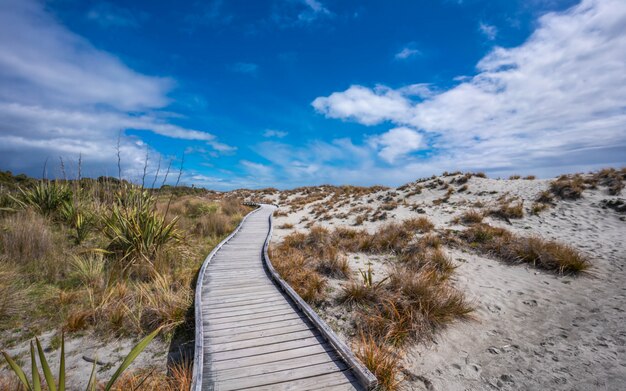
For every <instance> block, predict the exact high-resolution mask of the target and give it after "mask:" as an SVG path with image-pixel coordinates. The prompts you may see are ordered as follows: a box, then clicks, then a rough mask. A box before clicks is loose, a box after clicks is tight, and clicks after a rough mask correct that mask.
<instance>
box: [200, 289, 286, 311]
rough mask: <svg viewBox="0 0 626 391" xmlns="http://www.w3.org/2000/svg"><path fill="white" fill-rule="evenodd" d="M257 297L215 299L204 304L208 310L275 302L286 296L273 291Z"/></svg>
mask: <svg viewBox="0 0 626 391" xmlns="http://www.w3.org/2000/svg"><path fill="white" fill-rule="evenodd" d="M254 297H255V299H254V300H252V299H250V300H248V299H241V300H225V301H214V302H213V303H211V304H207V305H205V306H204V309H205V310H207V311H210V310H214V309H220V308H231V307H237V306H241V305H254V304H259V303H261V304H262V303H268V304H269V303H273V302H274V301H282V300H284V298H283V297H282V296H281V295H280V294H279V293H271V294H267V295H255V296H254Z"/></svg>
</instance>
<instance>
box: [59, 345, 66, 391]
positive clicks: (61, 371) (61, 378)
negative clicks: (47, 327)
mask: <svg viewBox="0 0 626 391" xmlns="http://www.w3.org/2000/svg"><path fill="white" fill-rule="evenodd" d="M59 391H65V334H63V333H62V334H61V362H60V363H59Z"/></svg>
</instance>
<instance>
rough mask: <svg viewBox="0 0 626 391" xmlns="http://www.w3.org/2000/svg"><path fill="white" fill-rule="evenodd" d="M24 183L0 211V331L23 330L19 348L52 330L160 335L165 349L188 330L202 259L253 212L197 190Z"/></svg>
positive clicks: (83, 182) (91, 183)
mask: <svg viewBox="0 0 626 391" xmlns="http://www.w3.org/2000/svg"><path fill="white" fill-rule="evenodd" d="M26 183H28V185H25V186H21V185H20V186H16V187H14V188H10V187H8V186H7V187H3V189H4V190H3V191H5V193H3V194H2V195H3V196H5V197H6V198H8V199H9V201H8V202H7V204H6V205H5V207H3V209H2V210H0V330H9V329H11V330H20V331H21V335H20V336H19V337H17V339H16V340H15V341H14V343H15V342H18V341H19V340H20V339H21V340H24V339H27V338H30V337H32V336H34V335H38V334H40V333H42V332H44V331H47V330H50V329H53V330H57V331H58V333H61V332H63V331H65V332H66V333H70V334H71V333H72V332H81V331H84V330H90V331H93V332H95V333H96V334H98V335H101V336H129V337H137V336H139V335H145V334H146V333H150V332H152V331H154V330H156V329H161V330H162V333H161V338H164V339H166V340H168V339H169V338H171V336H172V335H173V333H174V330H176V329H178V330H180V329H179V328H180V327H183V328H184V327H188V325H187V324H186V322H187V321H188V320H189V319H187V317H186V316H187V313H188V311H189V308H190V306H191V305H192V298H193V282H194V278H195V275H196V273H197V270H198V269H199V267H200V265H201V263H202V261H203V259H204V257H205V256H206V254H207V253H209V252H210V250H211V248H212V247H213V246H215V245H216V244H217V243H219V241H220V240H221V239H222V238H223V237H225V236H226V235H227V234H228V233H229V232H231V231H232V229H234V227H235V226H236V225H237V224H238V222H239V221H240V220H241V218H242V216H243V215H244V214H246V213H247V212H248V211H249V210H250V208H249V207H245V206H243V205H241V203H240V202H239V201H238V200H235V199H221V200H219V201H209V200H208V199H206V198H200V197H198V196H196V195H194V194H195V193H197V191H196V189H193V192H192V193H193V194H188V193H189V192H188V191H187V190H178V189H177V188H176V187H169V188H167V189H166V190H164V191H161V190H159V189H144V188H142V187H141V186H137V185H133V184H130V183H127V182H125V181H119V180H106V179H105V180H102V181H98V180H86V179H83V180H80V181H78V180H77V181H47V180H44V181H28V182H26ZM190 189H191V188H190ZM179 194H180V195H179ZM190 327H193V325H191V326H190ZM190 331H192V329H191V330H190ZM190 331H188V332H190Z"/></svg>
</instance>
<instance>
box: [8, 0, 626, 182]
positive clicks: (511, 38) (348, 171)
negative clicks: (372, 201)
mask: <svg viewBox="0 0 626 391" xmlns="http://www.w3.org/2000/svg"><path fill="white" fill-rule="evenodd" d="M625 37H626V3H625V2H624V1H621V0H583V1H582V2H579V1H574V0H563V1H558V0H551V1H539V0H527V1H521V0H520V1H513V0H498V1H493V0H491V1H487V0H485V1H479V0H462V1H461V0H459V1H452V0H429V1H420V2H416V1H393V2H388V1H370V2H366V1H347V0H346V1H330V0H268V1H243V0H242V1H227V0H224V1H219V0H214V1H197V2H173V1H135V2H131V1H106V2H104V1H78V0H54V1H47V2H43V1H36V0H0V169H10V170H13V171H15V172H26V173H28V174H31V175H40V174H41V171H42V166H43V164H44V162H45V161H46V159H48V161H49V163H48V164H49V166H50V173H51V175H59V170H58V168H56V167H57V166H58V162H59V157H62V158H63V159H64V161H65V163H66V166H67V167H73V163H75V162H76V161H77V159H78V156H79V154H82V156H83V162H84V168H83V171H85V172H86V173H87V174H88V175H103V174H109V175H116V174H117V167H116V164H117V157H116V145H117V142H118V137H119V141H120V146H121V154H122V160H123V174H124V176H125V177H127V178H129V179H133V180H136V179H137V178H139V177H140V175H141V172H142V169H143V165H144V161H145V157H146V155H147V156H148V163H149V166H150V169H151V170H154V169H156V167H157V165H158V162H159V160H160V161H161V165H162V166H165V165H167V164H168V162H169V161H170V160H174V163H173V164H174V165H177V164H180V158H181V156H182V155H183V153H184V154H185V170H184V175H183V182H184V183H186V184H189V185H191V184H195V185H198V186H205V187H208V188H213V189H221V190H222V189H232V188H239V187H251V188H257V187H267V186H274V187H280V188H288V187H295V186H300V185H311V184H321V183H333V184H358V185H369V184H385V185H398V184H401V183H404V182H408V181H411V180H414V179H416V178H418V177H422V176H429V175H431V174H434V173H440V172H442V171H445V170H448V171H451V170H457V169H458V170H472V171H485V172H487V173H489V174H491V175H493V176H498V175H509V174H512V173H519V174H536V175H540V176H550V175H555V174H558V173H562V172H573V171H579V170H590V169H595V168H598V167H602V166H620V165H623V164H624V163H626V129H625V125H626V60H625V59H626V38H625ZM68 170H69V171H71V169H69V168H68ZM74 170H75V169H74Z"/></svg>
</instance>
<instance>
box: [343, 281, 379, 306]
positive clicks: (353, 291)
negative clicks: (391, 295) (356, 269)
mask: <svg viewBox="0 0 626 391" xmlns="http://www.w3.org/2000/svg"><path fill="white" fill-rule="evenodd" d="M381 294H382V292H381V289H380V285H376V284H374V285H366V284H363V283H362V282H360V281H359V282H357V281H349V282H348V283H346V284H344V285H343V286H342V287H341V292H340V294H339V296H338V300H339V302H340V303H346V304H349V305H354V304H373V303H375V302H376V300H377V299H378V297H379V296H380V295H381Z"/></svg>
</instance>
